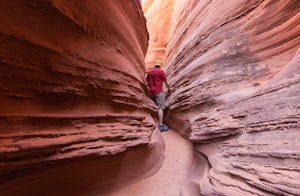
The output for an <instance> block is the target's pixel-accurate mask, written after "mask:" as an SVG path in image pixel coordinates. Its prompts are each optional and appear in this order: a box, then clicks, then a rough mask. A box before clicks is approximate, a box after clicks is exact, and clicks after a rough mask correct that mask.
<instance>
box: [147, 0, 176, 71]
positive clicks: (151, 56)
mask: <svg viewBox="0 0 300 196" xmlns="http://www.w3.org/2000/svg"><path fill="white" fill-rule="evenodd" d="M174 2H175V1H174V0H165V1H157V0H144V1H143V11H144V14H145V17H146V18H147V28H148V32H149V47H148V51H147V55H146V58H145V62H146V69H147V70H149V69H151V68H152V67H153V64H154V62H155V60H157V59H160V60H162V59H163V57H164V55H165V52H166V45H167V41H168V38H169V31H170V21H171V16H172V12H173V9H174Z"/></svg>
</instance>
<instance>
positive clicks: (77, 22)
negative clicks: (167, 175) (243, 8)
mask: <svg viewBox="0 0 300 196" xmlns="http://www.w3.org/2000/svg"><path fill="white" fill-rule="evenodd" d="M0 10H1V12H0V18H1V19H0V40H1V48H0V105H1V109H0V149H1V153H0V160H1V161H0V179H1V180H0V195H41V194H43V195H44V194H50V195H74V194H75V195H83V194H85V195H95V194H101V193H104V192H109V191H111V190H114V189H117V188H119V187H122V186H125V185H126V184H128V183H131V182H132V180H136V179H139V178H142V177H145V176H149V175H151V174H153V173H154V172H156V171H157V170H158V168H159V167H160V165H161V162H162V158H163V156H162V151H163V142H162V139H161V137H160V136H158V135H157V134H156V131H155V123H154V121H153V119H152V117H151V113H152V112H154V110H155V106H154V104H153V102H151V101H150V100H149V98H148V97H147V95H146V86H145V85H144V84H145V81H144V75H145V69H144V56H145V53H146V50H147V40H148V34H147V30H146V25H145V18H144V16H143V13H142V9H141V5H140V2H139V1H138V0H134V1H130V2H127V3H126V4H124V3H121V2H119V1H97V0H91V1H77V0H76V1H67V0H64V1H61V0H46V1H44V0H36V1H22V0H20V1H18V0H17V1H1V2H0Z"/></svg>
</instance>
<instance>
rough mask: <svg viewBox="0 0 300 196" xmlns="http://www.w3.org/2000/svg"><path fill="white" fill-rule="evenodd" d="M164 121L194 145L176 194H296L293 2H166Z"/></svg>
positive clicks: (298, 79)
mask: <svg viewBox="0 0 300 196" xmlns="http://www.w3.org/2000/svg"><path fill="white" fill-rule="evenodd" d="M171 24H172V26H171V29H170V37H169V41H168V45H167V49H166V56H165V58H164V62H165V68H166V71H167V77H168V78H169V83H170V85H171V86H172V88H173V90H172V94H171V95H170V96H169V97H168V100H167V102H168V105H169V110H170V111H169V113H168V117H167V121H168V122H169V125H170V126H171V127H173V128H174V129H175V130H177V131H178V132H180V133H181V135H182V136H183V137H185V138H186V139H188V140H190V141H191V142H193V143H194V150H195V161H194V162H195V163H194V166H193V168H192V169H191V172H190V174H189V176H188V177H187V181H186V182H185V184H184V186H183V187H182V191H181V194H182V195H300V167H299V165H300V154H299V152H300V145H299V140H300V133H299V128H300V64H299V60H300V59H299V58H300V49H299V46H300V1H296V0H287V1H272V0H250V1H249V0H238V1H225V0H221V1H198V0H187V1H179V0H178V1H176V2H175V8H174V12H173V16H172V23H171Z"/></svg>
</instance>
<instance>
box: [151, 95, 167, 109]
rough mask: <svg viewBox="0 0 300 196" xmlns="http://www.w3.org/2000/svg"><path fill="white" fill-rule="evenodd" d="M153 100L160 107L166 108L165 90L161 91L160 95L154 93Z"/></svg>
mask: <svg viewBox="0 0 300 196" xmlns="http://www.w3.org/2000/svg"><path fill="white" fill-rule="evenodd" d="M152 100H153V101H154V102H155V103H156V105H157V106H158V109H163V110H164V109H166V97H165V93H164V92H161V93H159V94H158V95H153V96H152Z"/></svg>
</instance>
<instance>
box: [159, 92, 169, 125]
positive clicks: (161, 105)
mask: <svg viewBox="0 0 300 196" xmlns="http://www.w3.org/2000/svg"><path fill="white" fill-rule="evenodd" d="M156 104H157V106H158V123H159V125H158V128H159V130H160V131H168V129H169V128H168V127H167V126H166V125H164V124H163V123H164V109H165V108H166V103H165V94H164V93H163V92H162V93H160V94H159V95H157V96H156Z"/></svg>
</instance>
